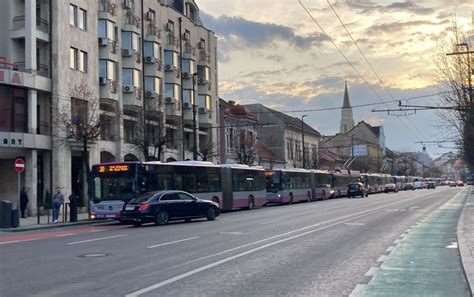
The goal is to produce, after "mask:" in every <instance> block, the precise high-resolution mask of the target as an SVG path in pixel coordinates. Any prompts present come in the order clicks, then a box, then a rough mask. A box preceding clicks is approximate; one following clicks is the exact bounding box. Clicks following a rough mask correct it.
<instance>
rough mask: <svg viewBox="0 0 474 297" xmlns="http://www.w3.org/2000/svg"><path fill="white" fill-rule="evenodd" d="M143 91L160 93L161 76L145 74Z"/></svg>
mask: <svg viewBox="0 0 474 297" xmlns="http://www.w3.org/2000/svg"><path fill="white" fill-rule="evenodd" d="M145 91H152V92H155V93H157V94H161V78H159V77H155V76H145Z"/></svg>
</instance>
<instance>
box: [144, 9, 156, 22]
mask: <svg viewBox="0 0 474 297" xmlns="http://www.w3.org/2000/svg"><path fill="white" fill-rule="evenodd" d="M145 17H146V19H147V20H149V21H152V22H153V21H154V20H155V14H154V13H152V12H151V11H149V12H147V13H146V14H145Z"/></svg>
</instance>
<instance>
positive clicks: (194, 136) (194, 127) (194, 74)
mask: <svg viewBox="0 0 474 297" xmlns="http://www.w3.org/2000/svg"><path fill="white" fill-rule="evenodd" d="M197 75H198V74H197V73H193V78H192V79H193V95H192V96H191V99H192V100H193V102H192V104H191V106H192V107H193V160H194V161H197V133H196V130H197V127H196V77H197Z"/></svg>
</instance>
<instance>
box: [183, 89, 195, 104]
mask: <svg viewBox="0 0 474 297" xmlns="http://www.w3.org/2000/svg"><path fill="white" fill-rule="evenodd" d="M193 95H194V93H193V90H183V102H184V103H190V104H194V96H193Z"/></svg>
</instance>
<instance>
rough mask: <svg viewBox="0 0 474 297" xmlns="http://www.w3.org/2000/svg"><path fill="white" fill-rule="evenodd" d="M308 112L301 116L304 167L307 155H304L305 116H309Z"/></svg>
mask: <svg viewBox="0 0 474 297" xmlns="http://www.w3.org/2000/svg"><path fill="white" fill-rule="evenodd" d="M307 116H308V115H307V114H304V115H302V116H301V143H302V148H303V168H305V165H306V164H305V163H306V162H305V156H304V118H305V117H307Z"/></svg>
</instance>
